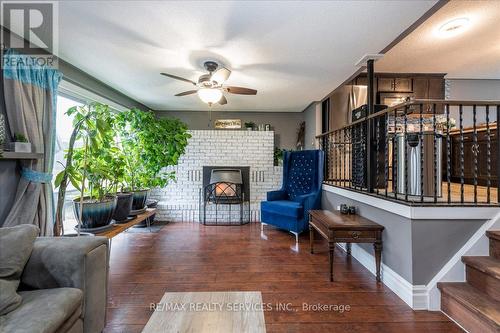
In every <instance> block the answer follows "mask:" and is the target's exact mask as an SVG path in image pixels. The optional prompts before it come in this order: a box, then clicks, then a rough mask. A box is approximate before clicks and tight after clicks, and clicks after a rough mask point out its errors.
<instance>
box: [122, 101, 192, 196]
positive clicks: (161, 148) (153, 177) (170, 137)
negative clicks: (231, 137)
mask: <svg viewBox="0 0 500 333" xmlns="http://www.w3.org/2000/svg"><path fill="white" fill-rule="evenodd" d="M115 124H116V131H117V132H118V134H119V137H120V144H121V147H122V151H123V155H124V160H125V168H124V174H123V181H122V187H123V188H126V189H127V190H132V191H136V190H142V189H148V188H153V187H164V186H166V185H167V184H168V182H169V181H171V180H174V179H175V172H173V171H168V170H167V169H166V168H167V167H169V166H174V165H177V163H178V161H179V158H180V157H181V155H182V154H184V151H185V148H186V146H187V144H188V139H189V138H190V137H191V135H190V134H189V133H188V132H187V126H186V124H184V123H183V122H181V121H179V120H177V119H171V118H161V119H157V118H156V117H155V116H154V114H153V113H152V112H144V111H141V110H139V109H132V110H129V111H125V112H121V113H119V114H118V115H117V117H116V123H115Z"/></svg>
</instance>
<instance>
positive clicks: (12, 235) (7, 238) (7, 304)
mask: <svg viewBox="0 0 500 333" xmlns="http://www.w3.org/2000/svg"><path fill="white" fill-rule="evenodd" d="M39 232H40V229H38V227H36V226H34V225H29V224H22V225H18V226H15V227H5V228H0V315H5V314H7V313H9V312H11V311H13V310H15V309H16V308H17V307H18V306H19V305H21V302H22V298H21V296H20V295H19V294H18V293H17V292H16V290H17V288H18V287H19V282H20V278H21V274H22V272H23V269H24V266H25V265H26V262H27V261H28V259H29V257H30V254H31V251H32V250H33V242H34V241H35V238H36V236H37V235H38V233H39Z"/></svg>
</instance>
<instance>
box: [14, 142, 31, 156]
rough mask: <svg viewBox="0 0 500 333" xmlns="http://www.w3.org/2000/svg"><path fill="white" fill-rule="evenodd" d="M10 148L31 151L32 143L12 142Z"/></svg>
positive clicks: (22, 151)
mask: <svg viewBox="0 0 500 333" xmlns="http://www.w3.org/2000/svg"><path fill="white" fill-rule="evenodd" d="M9 149H10V150H12V151H14V152H16V153H31V143H29V142H11V143H10V144H9Z"/></svg>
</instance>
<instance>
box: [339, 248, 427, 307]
mask: <svg viewBox="0 0 500 333" xmlns="http://www.w3.org/2000/svg"><path fill="white" fill-rule="evenodd" d="M339 245H340V247H341V248H342V249H343V250H344V251H345V250H346V249H345V244H339ZM351 255H352V256H353V257H354V258H355V259H356V260H357V261H359V262H360V263H361V265H363V266H364V267H365V268H366V269H368V270H369V271H370V272H371V273H372V274H373V275H375V273H376V268H375V258H374V256H373V255H372V254H370V253H368V252H367V251H365V250H364V249H363V248H362V247H360V246H358V245H357V244H352V246H351ZM380 275H381V280H382V283H383V284H384V285H385V286H387V287H388V288H389V289H391V290H392V291H393V292H394V293H395V294H396V295H398V297H399V298H401V299H402V300H403V301H404V302H405V303H406V304H408V305H409V306H410V307H411V308H412V309H413V310H426V309H427V299H428V297H427V288H426V286H425V285H412V284H411V283H410V282H408V281H407V280H406V279H405V278H403V277H402V276H401V275H399V274H398V273H396V272H394V271H393V270H392V269H390V268H389V266H387V265H385V264H383V263H382V265H381V267H380Z"/></svg>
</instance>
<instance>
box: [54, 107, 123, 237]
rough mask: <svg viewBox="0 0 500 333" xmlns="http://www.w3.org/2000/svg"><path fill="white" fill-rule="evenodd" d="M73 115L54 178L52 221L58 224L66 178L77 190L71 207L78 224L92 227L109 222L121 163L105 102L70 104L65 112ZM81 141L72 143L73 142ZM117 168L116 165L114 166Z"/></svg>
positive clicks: (113, 207)
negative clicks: (62, 160)
mask: <svg viewBox="0 0 500 333" xmlns="http://www.w3.org/2000/svg"><path fill="white" fill-rule="evenodd" d="M66 114H67V115H69V116H71V115H73V116H74V121H73V126H74V129H73V133H72V135H71V138H70V143H69V148H68V150H67V152H66V165H65V166H64V170H63V171H61V172H60V173H59V174H58V175H57V176H56V179H55V186H56V187H59V197H58V205H57V212H56V223H58V227H59V228H60V227H61V226H62V207H63V203H64V196H65V192H66V187H67V184H68V181H69V182H71V184H72V185H73V186H74V187H75V188H76V189H77V190H78V191H79V192H80V197H79V198H75V199H74V200H73V208H74V212H75V216H76V218H77V221H78V232H79V231H80V228H81V227H83V228H85V229H93V228H98V227H102V226H105V225H107V224H109V223H110V222H111V218H112V216H113V213H114V210H115V207H116V197H115V195H114V193H115V191H116V188H117V180H116V179H115V176H116V174H117V173H119V172H120V171H119V170H118V169H119V168H120V165H123V160H121V159H122V158H123V156H121V154H120V150H119V148H118V147H117V146H116V143H115V135H114V130H113V122H114V119H115V115H114V114H113V113H112V112H111V110H109V107H108V106H107V105H103V104H99V103H91V104H88V105H85V106H78V107H72V108H70V109H68V111H67V112H66ZM77 140H79V141H81V142H82V145H81V146H80V147H75V142H76V141H77ZM117 168H118V169H117Z"/></svg>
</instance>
